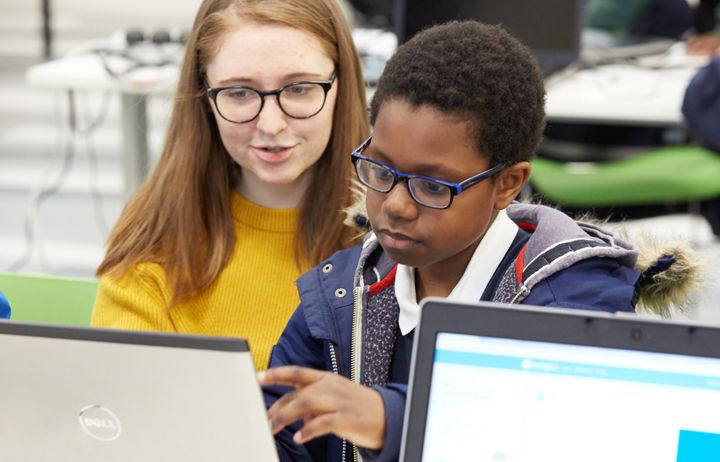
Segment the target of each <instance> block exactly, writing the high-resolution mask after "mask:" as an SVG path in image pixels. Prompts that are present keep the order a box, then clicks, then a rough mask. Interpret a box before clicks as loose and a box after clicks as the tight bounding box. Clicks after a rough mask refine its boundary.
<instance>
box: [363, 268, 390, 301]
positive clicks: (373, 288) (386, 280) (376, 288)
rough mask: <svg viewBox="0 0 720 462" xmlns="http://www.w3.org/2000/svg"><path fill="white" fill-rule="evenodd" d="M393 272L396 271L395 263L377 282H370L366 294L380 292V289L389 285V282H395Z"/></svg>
mask: <svg viewBox="0 0 720 462" xmlns="http://www.w3.org/2000/svg"><path fill="white" fill-rule="evenodd" d="M395 273H397V265H395V266H393V267H392V269H391V270H390V272H389V273H388V274H387V276H385V277H384V278H382V279H381V280H379V281H378V282H376V283H374V284H370V291H369V292H368V295H375V294H376V293H378V292H380V291H381V290H384V289H387V288H388V287H390V285H391V284H393V283H394V282H395Z"/></svg>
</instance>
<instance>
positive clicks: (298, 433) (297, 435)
mask: <svg viewBox="0 0 720 462" xmlns="http://www.w3.org/2000/svg"><path fill="white" fill-rule="evenodd" d="M293 441H295V442H296V443H297V444H302V431H301V430H298V431H296V432H295V434H294V435H293Z"/></svg>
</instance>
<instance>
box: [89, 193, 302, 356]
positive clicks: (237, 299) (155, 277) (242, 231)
mask: <svg viewBox="0 0 720 462" xmlns="http://www.w3.org/2000/svg"><path fill="white" fill-rule="evenodd" d="M232 208H233V210H232V214H233V218H234V223H235V235H236V240H237V243H236V245H235V252H234V254H233V256H232V258H231V259H230V261H229V263H228V265H227V266H226V267H225V269H224V270H223V271H222V273H220V276H219V277H218V278H217V279H216V280H215V282H214V283H213V285H212V286H211V287H210V288H209V289H208V290H206V291H205V292H203V293H200V294H198V295H197V296H195V297H193V298H191V299H190V300H187V301H185V302H183V303H181V304H179V305H176V306H174V307H173V308H171V309H168V303H169V301H170V298H171V293H170V288H169V286H168V284H167V281H166V278H165V271H164V270H163V268H162V267H161V266H160V265H158V264H155V263H143V264H139V265H137V266H136V267H134V268H133V269H132V270H130V271H128V272H127V273H126V274H124V275H123V276H122V277H121V278H119V279H115V278H111V277H109V276H107V275H104V276H102V277H101V278H100V287H99V289H98V295H97V299H96V300H95V308H94V310H93V316H92V325H93V326H98V327H112V328H120V329H132V330H149V331H161V332H182V333H192V334H203V335H220V336H232V337H244V338H246V339H248V342H249V344H250V349H251V351H252V354H253V359H254V361H255V367H256V368H257V369H258V370H262V369H265V368H266V367H267V363H268V360H269V357H270V351H271V349H272V347H273V345H274V344H275V343H276V342H277V339H278V338H279V337H280V334H281V333H282V330H283V329H284V327H285V324H286V323H287V320H288V319H289V318H290V315H291V314H292V313H293V311H294V310H295V308H296V306H297V305H298V303H299V297H298V294H297V289H296V288H295V280H296V279H297V278H298V277H299V276H300V274H301V273H302V272H304V271H306V270H307V269H308V268H302V269H298V267H297V265H296V263H295V254H294V249H295V247H294V245H295V231H296V229H297V225H298V218H299V209H283V210H279V209H268V208H264V207H260V206H258V205H256V204H253V203H252V202H250V201H248V200H247V199H245V198H243V197H242V196H240V195H239V194H234V196H233V201H232Z"/></svg>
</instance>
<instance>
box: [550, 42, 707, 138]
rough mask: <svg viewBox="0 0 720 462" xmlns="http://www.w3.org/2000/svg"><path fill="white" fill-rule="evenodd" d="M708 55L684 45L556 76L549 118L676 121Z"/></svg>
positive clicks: (679, 120)
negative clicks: (693, 54)
mask: <svg viewBox="0 0 720 462" xmlns="http://www.w3.org/2000/svg"><path fill="white" fill-rule="evenodd" d="M706 62H707V58H699V57H690V56H687V55H685V51H684V47H678V48H677V49H675V50H671V52H669V53H667V54H664V55H662V56H652V57H650V56H649V57H646V58H643V59H640V60H639V62H638V64H639V65H631V64H606V65H601V66H597V67H594V68H589V69H582V70H579V71H575V72H566V73H564V74H560V75H558V76H555V77H551V78H550V79H549V80H548V82H547V85H546V88H547V102H546V108H545V109H546V112H547V118H548V120H549V121H556V122H581V123H599V124H614V125H643V126H673V125H682V124H683V120H684V119H683V115H682V112H681V108H682V102H683V98H684V96H685V89H686V88H687V85H688V83H689V82H690V80H691V79H692V77H693V76H694V75H695V73H696V72H697V71H698V69H699V68H700V67H701V66H702V65H704V64H705V63H706Z"/></svg>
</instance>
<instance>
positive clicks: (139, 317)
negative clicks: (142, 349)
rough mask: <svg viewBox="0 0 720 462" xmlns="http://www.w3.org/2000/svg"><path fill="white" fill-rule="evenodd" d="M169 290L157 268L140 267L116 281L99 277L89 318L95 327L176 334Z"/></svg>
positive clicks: (155, 266)
mask: <svg viewBox="0 0 720 462" xmlns="http://www.w3.org/2000/svg"><path fill="white" fill-rule="evenodd" d="M168 294H169V292H168V289H167V285H166V283H165V276H164V272H163V271H162V269H161V268H160V266H159V265H154V264H140V265H137V266H136V267H135V268H133V269H131V270H129V271H128V272H127V273H125V274H124V275H122V276H121V277H119V278H115V277H113V276H111V275H108V274H105V275H103V276H102V277H101V278H100V283H99V285H98V293H97V297H96V298H95V306H94V308H93V314H92V319H91V325H92V326H94V327H109V328H114V329H129V330H144V331H158V332H175V331H176V329H175V327H174V325H173V323H172V321H171V320H170V315H169V312H168V303H167V297H168Z"/></svg>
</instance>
